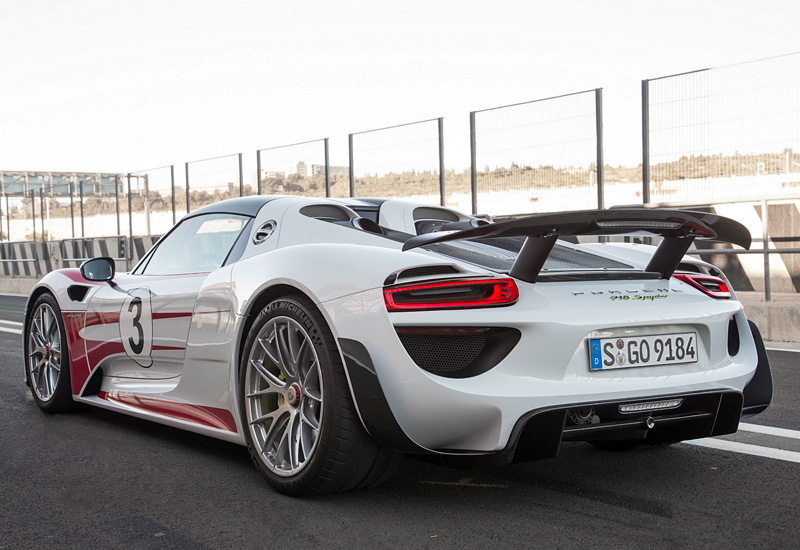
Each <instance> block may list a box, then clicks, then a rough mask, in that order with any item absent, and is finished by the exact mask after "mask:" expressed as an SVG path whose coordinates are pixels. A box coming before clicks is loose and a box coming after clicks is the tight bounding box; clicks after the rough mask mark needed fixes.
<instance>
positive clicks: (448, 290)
mask: <svg viewBox="0 0 800 550" xmlns="http://www.w3.org/2000/svg"><path fill="white" fill-rule="evenodd" d="M482 287H483V292H482V294H481V295H480V296H466V297H465V296H464V295H463V294H464V293H461V294H459V293H458V290H459V288H463V289H465V291H466V290H467V289H468V288H471V289H473V290H481V288H482ZM437 291H440V292H437ZM453 291H455V293H454V292H453ZM415 292H416V293H419V292H422V293H423V295H417V296H414V295H413V293H415ZM517 298H519V291H518V290H517V285H516V284H515V283H514V280H513V279H480V280H461V281H445V282H441V283H428V284H417V285H407V286H398V287H392V288H384V289H383V301H384V303H385V304H386V309H387V310H389V311H420V310H431V309H466V308H476V307H497V306H510V305H512V304H514V303H515V302H516V301H517Z"/></svg>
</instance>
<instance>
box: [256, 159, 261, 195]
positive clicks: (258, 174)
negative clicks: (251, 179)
mask: <svg viewBox="0 0 800 550" xmlns="http://www.w3.org/2000/svg"><path fill="white" fill-rule="evenodd" d="M256 186H257V187H256V189H257V193H258V194H259V195H260V194H261V150H260V149H257V150H256Z"/></svg>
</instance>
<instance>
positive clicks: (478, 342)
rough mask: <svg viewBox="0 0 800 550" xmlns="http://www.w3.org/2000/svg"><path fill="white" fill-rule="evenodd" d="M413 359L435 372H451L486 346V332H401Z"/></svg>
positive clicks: (401, 337)
mask: <svg viewBox="0 0 800 550" xmlns="http://www.w3.org/2000/svg"><path fill="white" fill-rule="evenodd" d="M398 336H399V337H400V341H401V342H402V343H403V347H405V348H406V351H407V352H408V355H409V356H411V359H413V360H414V362H415V363H416V364H417V365H419V366H420V367H421V368H423V369H425V370H426V371H428V372H431V373H433V374H439V375H442V376H447V375H452V374H453V373H455V372H457V371H460V370H462V369H464V368H466V367H468V366H469V365H471V364H472V363H473V362H474V361H475V360H476V359H477V358H478V355H480V353H481V352H482V351H483V348H484V347H485V346H486V333H485V332H480V333H475V334H459V335H439V334H398Z"/></svg>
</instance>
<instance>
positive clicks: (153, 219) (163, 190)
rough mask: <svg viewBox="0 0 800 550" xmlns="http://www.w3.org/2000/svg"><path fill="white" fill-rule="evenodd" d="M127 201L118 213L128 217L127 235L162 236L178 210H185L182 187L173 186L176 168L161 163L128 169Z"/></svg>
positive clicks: (173, 220) (176, 217)
mask: <svg viewBox="0 0 800 550" xmlns="http://www.w3.org/2000/svg"><path fill="white" fill-rule="evenodd" d="M126 180H127V182H126V183H127V185H126V191H127V193H126V194H127V200H125V201H123V205H122V208H121V213H122V217H123V218H127V219H128V226H127V228H126V227H124V226H123V229H122V231H119V232H118V234H119V233H122V232H124V231H126V230H127V232H128V234H129V235H161V234H163V233H166V232H167V231H169V228H170V227H172V226H173V225H175V222H176V221H177V219H178V217H179V214H178V213H179V212H180V213H181V214H183V213H184V212H186V211H187V210H186V193H185V192H181V191H185V189H184V188H180V189H179V188H177V187H176V185H175V167H174V166H162V167H160V168H151V169H148V170H140V171H138V172H131V173H130V174H128V175H127V177H126Z"/></svg>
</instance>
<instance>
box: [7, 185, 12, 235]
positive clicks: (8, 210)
mask: <svg viewBox="0 0 800 550" xmlns="http://www.w3.org/2000/svg"><path fill="white" fill-rule="evenodd" d="M6 225H7V226H8V235H6V236H7V237H8V240H9V241H11V210H10V209H9V207H8V195H6Z"/></svg>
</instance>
